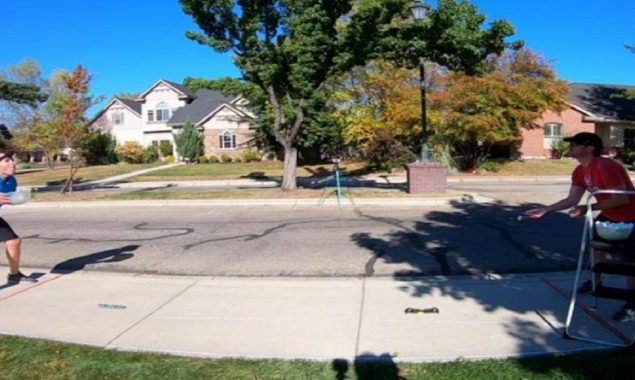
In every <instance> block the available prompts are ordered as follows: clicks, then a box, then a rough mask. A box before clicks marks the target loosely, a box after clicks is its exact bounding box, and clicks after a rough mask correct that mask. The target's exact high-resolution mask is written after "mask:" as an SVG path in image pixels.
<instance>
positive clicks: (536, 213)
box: [525, 207, 549, 219]
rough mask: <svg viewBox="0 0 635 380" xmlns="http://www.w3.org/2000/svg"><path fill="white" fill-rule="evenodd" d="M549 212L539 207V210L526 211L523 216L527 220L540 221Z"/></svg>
mask: <svg viewBox="0 0 635 380" xmlns="http://www.w3.org/2000/svg"><path fill="white" fill-rule="evenodd" d="M548 212H549V210H547V208H546V207H541V208H535V209H532V210H527V211H525V216H527V217H528V218H531V219H540V218H542V217H543V216H545V214H546V213H548Z"/></svg>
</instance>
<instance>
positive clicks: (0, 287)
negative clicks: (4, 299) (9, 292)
mask: <svg viewBox="0 0 635 380" xmlns="http://www.w3.org/2000/svg"><path fill="white" fill-rule="evenodd" d="M17 284H18V283H17V282H9V281H8V280H7V282H6V283H4V284H2V285H0V290H3V289H7V288H10V287H12V286H16V285H17Z"/></svg>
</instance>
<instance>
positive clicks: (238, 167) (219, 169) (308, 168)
mask: <svg viewBox="0 0 635 380" xmlns="http://www.w3.org/2000/svg"><path fill="white" fill-rule="evenodd" d="M364 166H365V165H364V164H363V163H361V162H349V163H344V164H342V165H341V168H342V169H343V170H348V171H358V170H360V169H362V168H363V167H364ZM282 169H283V163H282V162H280V161H275V162H273V161H267V162H249V163H226V164H220V163H219V164H195V165H183V166H176V167H173V168H169V169H165V170H160V171H156V172H152V173H148V174H145V175H142V176H137V177H133V178H130V181H136V182H145V181H175V180H181V181H189V180H219V179H239V178H271V179H279V178H282ZM332 170H334V166H333V165H332V164H322V165H301V166H299V167H298V171H297V175H298V177H313V176H320V177H325V176H328V175H331V174H332Z"/></svg>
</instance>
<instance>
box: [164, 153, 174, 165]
mask: <svg viewBox="0 0 635 380" xmlns="http://www.w3.org/2000/svg"><path fill="white" fill-rule="evenodd" d="M163 162H165V163H166V164H173V163H174V156H173V155H171V154H168V155H167V156H165V158H164V159H163Z"/></svg>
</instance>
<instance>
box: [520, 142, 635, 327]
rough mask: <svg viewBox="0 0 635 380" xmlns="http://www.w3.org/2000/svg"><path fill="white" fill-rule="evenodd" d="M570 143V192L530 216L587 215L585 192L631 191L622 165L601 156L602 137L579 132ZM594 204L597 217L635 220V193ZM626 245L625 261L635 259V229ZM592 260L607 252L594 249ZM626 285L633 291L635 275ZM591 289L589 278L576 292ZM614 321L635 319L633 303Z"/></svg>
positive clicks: (611, 196) (600, 198) (604, 197)
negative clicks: (572, 166)
mask: <svg viewBox="0 0 635 380" xmlns="http://www.w3.org/2000/svg"><path fill="white" fill-rule="evenodd" d="M564 141H566V142H568V143H569V157H572V158H575V159H576V160H577V161H578V162H579V163H580V165H578V166H577V167H576V168H575V170H574V171H573V174H572V175H571V188H570V189H569V195H568V196H567V197H566V198H564V199H562V200H560V201H558V202H556V203H554V204H552V205H549V206H546V207H541V208H537V209H533V210H529V211H527V212H526V213H525V215H527V216H528V217H530V218H534V219H538V218H542V217H543V216H544V215H545V214H547V213H548V212H552V211H560V210H564V209H570V210H569V216H571V217H572V218H578V217H582V216H584V215H585V214H586V211H587V206H586V205H579V204H578V203H580V199H582V196H583V195H584V192H585V191H589V192H594V191H597V190H633V189H635V187H633V183H632V182H631V179H630V178H629V176H628V174H627V173H626V170H625V169H624V167H623V166H622V165H621V164H619V163H618V162H616V161H614V160H612V159H610V158H606V157H601V156H600V155H601V154H602V150H603V144H602V139H601V138H600V136H598V135H596V134H595V133H590V132H580V133H578V134H576V135H575V136H573V137H568V138H565V139H564ZM595 199H596V203H593V204H592V205H591V209H592V210H593V211H600V214H599V215H598V217H597V218H596V220H601V221H610V222H626V223H633V222H635V196H633V195H625V194H598V195H596V196H595ZM626 244H627V246H628V247H629V254H628V256H627V257H626V258H625V261H626V262H629V263H631V262H633V261H635V229H634V231H633V232H632V233H631V235H630V236H629V238H628V239H627V240H626ZM595 253H596V255H595V261H596V262H601V261H604V260H606V253H604V252H599V251H595ZM596 279H597V283H598V284H599V283H600V278H599V276H598V277H596ZM627 286H628V287H629V288H630V289H633V290H635V278H633V277H628V278H627ZM591 290H592V285H591V281H587V282H586V283H584V284H583V285H582V286H580V288H579V289H578V293H581V294H583V293H590V292H591ZM613 317H614V319H615V320H619V321H630V320H635V304H633V303H630V302H627V303H625V304H624V305H623V306H622V308H621V309H620V310H619V311H618V312H617V313H615V315H614V316H613Z"/></svg>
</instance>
